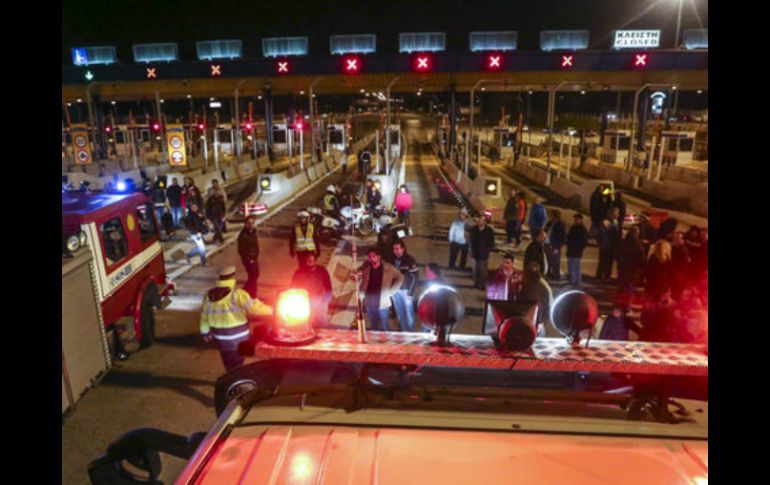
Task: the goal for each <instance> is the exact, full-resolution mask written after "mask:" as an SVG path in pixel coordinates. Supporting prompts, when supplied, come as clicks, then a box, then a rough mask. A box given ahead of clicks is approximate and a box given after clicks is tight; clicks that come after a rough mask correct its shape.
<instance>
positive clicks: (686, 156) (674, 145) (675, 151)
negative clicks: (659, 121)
mask: <svg viewBox="0 0 770 485" xmlns="http://www.w3.org/2000/svg"><path fill="white" fill-rule="evenodd" d="M660 137H661V139H662V140H663V145H662V146H663V165H666V166H669V167H672V166H674V165H676V164H677V163H688V162H692V161H693V147H694V146H695V132H694V131H661V132H660Z"/></svg>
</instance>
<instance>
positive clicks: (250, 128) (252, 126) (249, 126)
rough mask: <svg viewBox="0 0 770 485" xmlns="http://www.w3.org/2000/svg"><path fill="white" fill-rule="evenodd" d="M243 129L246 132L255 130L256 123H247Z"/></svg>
mask: <svg viewBox="0 0 770 485" xmlns="http://www.w3.org/2000/svg"><path fill="white" fill-rule="evenodd" d="M243 129H244V130H246V131H251V130H252V129H254V123H252V122H251V121H247V122H246V124H244V125H243Z"/></svg>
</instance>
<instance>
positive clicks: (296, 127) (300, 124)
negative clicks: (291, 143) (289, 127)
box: [294, 121, 302, 131]
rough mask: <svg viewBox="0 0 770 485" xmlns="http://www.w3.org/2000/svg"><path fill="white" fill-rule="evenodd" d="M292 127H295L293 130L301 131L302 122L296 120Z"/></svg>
mask: <svg viewBox="0 0 770 485" xmlns="http://www.w3.org/2000/svg"><path fill="white" fill-rule="evenodd" d="M294 129H295V130H297V131H302V122H301V121H298V122H297V123H296V124H295V125H294Z"/></svg>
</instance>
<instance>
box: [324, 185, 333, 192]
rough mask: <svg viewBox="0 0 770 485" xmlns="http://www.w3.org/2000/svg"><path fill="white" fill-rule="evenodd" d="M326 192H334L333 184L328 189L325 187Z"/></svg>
mask: <svg viewBox="0 0 770 485" xmlns="http://www.w3.org/2000/svg"><path fill="white" fill-rule="evenodd" d="M326 191H327V192H334V191H335V188H334V184H332V185H329V186H328V187H326Z"/></svg>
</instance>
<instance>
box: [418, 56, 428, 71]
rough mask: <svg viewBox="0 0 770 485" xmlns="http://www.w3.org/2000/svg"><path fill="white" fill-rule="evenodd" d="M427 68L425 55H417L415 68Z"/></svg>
mask: <svg viewBox="0 0 770 485" xmlns="http://www.w3.org/2000/svg"><path fill="white" fill-rule="evenodd" d="M427 68H428V58H427V57H418V58H417V69H427Z"/></svg>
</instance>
